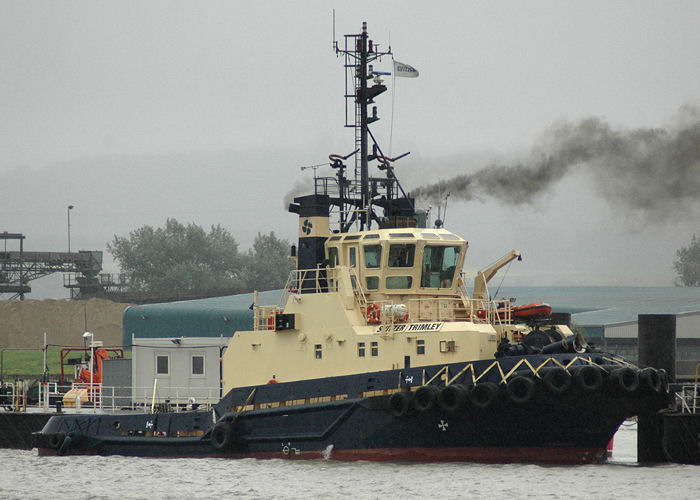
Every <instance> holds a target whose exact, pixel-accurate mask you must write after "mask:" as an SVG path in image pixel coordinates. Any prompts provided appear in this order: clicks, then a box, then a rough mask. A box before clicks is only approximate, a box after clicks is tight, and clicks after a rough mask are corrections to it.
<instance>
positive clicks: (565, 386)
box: [542, 366, 571, 396]
mask: <svg viewBox="0 0 700 500" xmlns="http://www.w3.org/2000/svg"><path fill="white" fill-rule="evenodd" d="M542 384H543V385H544V388H545V389H546V390H547V391H549V392H550V393H551V394H555V395H557V396H560V395H562V394H565V393H566V392H568V391H569V389H570V388H571V374H570V373H569V372H567V371H566V370H565V369H564V368H562V367H560V366H555V367H553V368H548V369H547V371H546V372H545V374H544V376H543V377H542Z"/></svg>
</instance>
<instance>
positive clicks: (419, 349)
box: [416, 340, 425, 354]
mask: <svg viewBox="0 0 700 500" xmlns="http://www.w3.org/2000/svg"><path fill="white" fill-rule="evenodd" d="M416 354H425V340H416Z"/></svg>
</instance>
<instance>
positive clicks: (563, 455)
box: [246, 447, 606, 464]
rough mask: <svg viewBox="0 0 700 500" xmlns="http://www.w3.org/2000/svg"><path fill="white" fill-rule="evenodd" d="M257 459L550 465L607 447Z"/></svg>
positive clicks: (591, 459)
mask: <svg viewBox="0 0 700 500" xmlns="http://www.w3.org/2000/svg"><path fill="white" fill-rule="evenodd" d="M246 456H248V457H254V458H290V459H318V458H329V459H332V460H344V461H355V460H367V461H370V462H390V461H407V462H477V463H491V464H504V463H528V462H531V463H548V464H587V463H597V462H601V461H604V460H605V457H606V453H605V449H604V448H574V447H562V448H537V447H522V448H501V447H469V448H399V449H397V448H374V449H368V450H332V451H331V452H330V453H327V452H323V451H299V452H297V451H295V450H294V449H292V450H290V451H289V452H288V453H282V452H275V453H251V454H249V455H246Z"/></svg>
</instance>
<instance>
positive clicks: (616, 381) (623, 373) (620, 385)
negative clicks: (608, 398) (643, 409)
mask: <svg viewBox="0 0 700 500" xmlns="http://www.w3.org/2000/svg"><path fill="white" fill-rule="evenodd" d="M610 381H611V382H612V385H613V387H614V388H615V389H616V390H617V391H620V392H626V393H632V392H634V391H636V390H637V388H638V387H639V375H638V374H637V370H634V369H632V368H630V367H629V366H624V367H622V368H617V369H615V370H613V372H612V373H611V374H610Z"/></svg>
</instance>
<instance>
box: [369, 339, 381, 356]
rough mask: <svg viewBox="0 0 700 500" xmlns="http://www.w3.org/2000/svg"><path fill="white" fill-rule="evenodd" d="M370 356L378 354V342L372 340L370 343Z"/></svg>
mask: <svg viewBox="0 0 700 500" xmlns="http://www.w3.org/2000/svg"><path fill="white" fill-rule="evenodd" d="M370 347H371V353H372V356H379V343H378V342H372V343H371V344H370Z"/></svg>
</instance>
